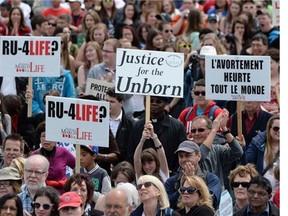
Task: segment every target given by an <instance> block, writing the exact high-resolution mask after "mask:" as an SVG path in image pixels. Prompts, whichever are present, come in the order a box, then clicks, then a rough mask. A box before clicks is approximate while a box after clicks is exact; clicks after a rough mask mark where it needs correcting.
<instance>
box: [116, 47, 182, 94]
mask: <svg viewBox="0 0 288 216" xmlns="http://www.w3.org/2000/svg"><path fill="white" fill-rule="evenodd" d="M183 76H184V54H183V53H172V52H160V51H150V50H135V49H117V58H116V85H115V88H116V92H117V93H127V94H139V95H151V96H152V95H153V96H165V97H183Z"/></svg>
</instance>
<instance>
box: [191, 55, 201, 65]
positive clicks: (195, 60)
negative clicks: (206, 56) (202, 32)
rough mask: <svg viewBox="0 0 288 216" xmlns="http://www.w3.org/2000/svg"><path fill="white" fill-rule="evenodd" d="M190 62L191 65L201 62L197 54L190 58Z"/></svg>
mask: <svg viewBox="0 0 288 216" xmlns="http://www.w3.org/2000/svg"><path fill="white" fill-rule="evenodd" d="M189 61H190V62H191V63H193V64H195V63H198V61H199V57H198V55H196V54H194V55H192V56H191V57H190V59H189Z"/></svg>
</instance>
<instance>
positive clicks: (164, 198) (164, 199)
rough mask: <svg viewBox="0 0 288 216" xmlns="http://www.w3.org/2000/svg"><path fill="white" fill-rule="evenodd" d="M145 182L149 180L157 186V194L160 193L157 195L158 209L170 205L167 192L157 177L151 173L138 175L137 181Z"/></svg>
mask: <svg viewBox="0 0 288 216" xmlns="http://www.w3.org/2000/svg"><path fill="white" fill-rule="evenodd" d="M145 182H151V183H153V184H154V185H155V186H156V187H157V188H158V190H159V194H160V195H159V197H158V201H159V205H160V209H165V208H168V207H170V203H169V199H168V195H167V192H166V190H165V187H164V185H163V183H162V182H161V181H160V180H159V179H158V178H157V177H155V176H152V175H143V176H140V178H139V179H138V182H137V183H138V184H140V183H145Z"/></svg>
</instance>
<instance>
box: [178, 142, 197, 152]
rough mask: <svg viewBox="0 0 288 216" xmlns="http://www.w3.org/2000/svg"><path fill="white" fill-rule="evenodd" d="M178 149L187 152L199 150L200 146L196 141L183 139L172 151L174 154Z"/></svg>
mask: <svg viewBox="0 0 288 216" xmlns="http://www.w3.org/2000/svg"><path fill="white" fill-rule="evenodd" d="M179 151H183V152H188V153H192V152H200V148H199V146H198V144H197V143H195V142H193V141H191V140H185V141H183V142H182V143H180V145H179V146H178V149H177V150H176V151H175V152H174V154H176V153H177V152H179Z"/></svg>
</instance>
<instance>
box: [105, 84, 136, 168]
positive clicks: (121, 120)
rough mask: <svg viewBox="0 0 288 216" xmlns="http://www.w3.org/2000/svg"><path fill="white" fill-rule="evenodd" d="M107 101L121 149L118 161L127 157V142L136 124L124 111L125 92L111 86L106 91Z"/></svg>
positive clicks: (111, 121) (114, 133)
mask: <svg viewBox="0 0 288 216" xmlns="http://www.w3.org/2000/svg"><path fill="white" fill-rule="evenodd" d="M106 101H107V102H109V104H110V128H111V131H112V133H113V135H114V137H115V138H116V142H117V144H118V148H119V151H120V155H119V157H118V160H117V163H118V162H121V161H123V160H124V159H125V157H126V153H127V142H128V140H129V136H130V133H131V130H132V128H133V126H134V120H133V119H132V118H129V117H128V116H127V115H126V114H125V112H124V109H123V103H124V94H117V93H115V88H109V89H108V90H107V92H106Z"/></svg>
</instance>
